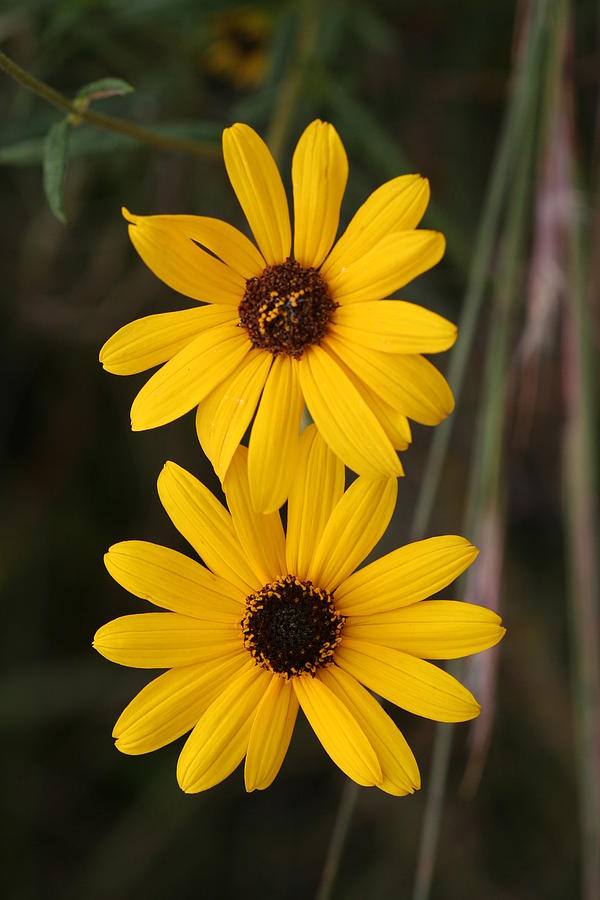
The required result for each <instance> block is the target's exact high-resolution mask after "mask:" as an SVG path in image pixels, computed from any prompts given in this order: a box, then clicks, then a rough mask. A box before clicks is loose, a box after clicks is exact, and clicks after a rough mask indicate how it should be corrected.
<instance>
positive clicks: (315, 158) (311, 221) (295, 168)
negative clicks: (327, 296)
mask: <svg viewBox="0 0 600 900" xmlns="http://www.w3.org/2000/svg"><path fill="white" fill-rule="evenodd" d="M347 180H348V158H347V156H346V151H345V150H344V146H343V144H342V142H341V140H340V138H339V135H338V133H337V131H336V130H335V128H334V127H333V125H330V124H329V123H328V122H321V121H320V120H319V119H315V121H314V122H311V124H310V125H309V126H308V128H306V130H305V131H304V133H303V134H302V137H301V138H300V140H299V141H298V146H297V147H296V150H295V152H294V158H293V160H292V184H293V187H294V257H295V259H297V260H298V262H299V263H300V264H301V265H303V266H310V267H312V268H315V269H318V268H319V266H320V265H321V263H322V262H323V260H324V259H325V257H326V256H327V254H328V253H329V251H330V250H331V245H332V244H333V242H334V240H335V236H336V234H337V229H338V224H339V220H340V206H341V204H342V197H343V196H344V190H345V188H346V181H347Z"/></svg>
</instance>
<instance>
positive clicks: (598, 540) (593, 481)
mask: <svg viewBox="0 0 600 900" xmlns="http://www.w3.org/2000/svg"><path fill="white" fill-rule="evenodd" d="M571 176H573V173H571ZM573 180H574V179H573ZM569 239H570V240H569V243H570V246H569V257H570V258H569V268H570V278H569V283H568V288H567V298H568V304H569V309H568V314H567V320H566V323H565V330H566V336H567V341H566V344H567V348H568V351H569V352H567V354H566V366H565V368H566V373H565V374H566V377H565V382H566V385H567V398H566V401H567V424H566V428H565V437H564V448H563V454H564V455H563V469H564V487H565V507H566V512H567V516H566V518H567V551H568V552H567V558H568V566H569V589H570V590H569V595H570V596H569V600H570V612H571V619H572V623H571V642H572V670H573V695H574V696H573V706H574V718H575V733H576V740H577V760H576V762H577V767H578V773H577V774H578V782H579V785H578V787H579V815H580V827H581V856H582V869H583V872H582V875H583V879H582V880H583V885H582V892H581V896H582V898H584V900H593V898H594V900H595V898H597V897H598V896H600V765H599V763H598V760H600V712H599V710H600V653H599V650H598V648H599V646H600V644H599V638H600V603H599V600H598V597H599V596H600V567H599V564H598V558H599V553H600V521H599V513H598V501H597V497H598V480H599V478H598V463H597V452H598V441H597V409H598V406H597V403H598V392H597V389H596V384H597V382H596V375H595V365H594V346H593V327H592V324H591V315H590V309H589V307H588V305H587V302H586V286H587V278H586V273H587V268H588V264H587V260H586V259H585V253H584V247H583V235H582V229H581V225H580V223H579V222H578V221H577V219H576V214H575V215H573V220H572V222H571V229H570V235H569Z"/></svg>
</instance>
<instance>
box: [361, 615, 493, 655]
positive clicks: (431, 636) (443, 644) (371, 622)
mask: <svg viewBox="0 0 600 900" xmlns="http://www.w3.org/2000/svg"><path fill="white" fill-rule="evenodd" d="M505 631H506V629H505V628H502V620H501V619H500V616H498V615H496V613H495V612H493V610H491V609H487V608H486V607H485V606H476V605H475V604H473V603H461V602H460V601H458V600H425V601H421V602H420V603H413V604H411V605H410V606H405V607H403V608H402V609H395V610H391V611H390V612H386V613H379V614H378V615H367V616H352V617H351V618H350V619H348V620H347V622H346V624H345V626H344V637H349V638H354V639H356V640H359V641H368V642H370V643H372V644H383V645H385V646H386V647H394V648H395V649H396V650H402V651H403V652H404V653H410V654H411V656H420V657H422V658H423V659H457V658H458V657H461V656H469V655H470V654H471V653H479V651H480V650H487V649H488V647H493V646H494V644H497V643H498V641H499V640H500V639H501V638H502V637H503V636H504V634H505Z"/></svg>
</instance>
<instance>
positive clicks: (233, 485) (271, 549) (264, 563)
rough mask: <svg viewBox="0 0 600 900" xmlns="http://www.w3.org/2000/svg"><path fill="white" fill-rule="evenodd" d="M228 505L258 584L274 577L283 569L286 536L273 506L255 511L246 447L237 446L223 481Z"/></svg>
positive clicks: (284, 571)
mask: <svg viewBox="0 0 600 900" xmlns="http://www.w3.org/2000/svg"><path fill="white" fill-rule="evenodd" d="M223 490H224V491H225V497H226V498H227V506H228V507H229V511H230V512H231V517H232V519H233V525H234V527H235V531H236V534H237V536H238V540H239V542H240V544H241V545H242V547H243V548H244V551H245V553H246V556H247V557H248V560H249V562H250V565H251V566H252V568H253V570H254V572H255V573H256V577H257V578H258V580H259V581H260V582H261V584H268V582H270V581H275V579H276V578H278V577H279V576H280V575H284V574H285V573H286V565H285V536H284V533H283V526H282V524H281V519H280V518H279V512H278V511H277V510H276V511H275V512H273V513H269V514H268V515H263V514H262V513H257V512H255V510H254V507H253V506H252V502H251V500H250V487H249V485H248V451H247V450H246V448H245V447H238V448H237V450H236V452H235V454H234V457H233V459H232V460H231V465H230V466H229V470H228V472H227V476H226V478H225V481H224V482H223Z"/></svg>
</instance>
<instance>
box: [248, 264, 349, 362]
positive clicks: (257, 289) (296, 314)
mask: <svg viewBox="0 0 600 900" xmlns="http://www.w3.org/2000/svg"><path fill="white" fill-rule="evenodd" d="M336 306H337V303H335V302H334V301H333V300H332V299H331V297H330V296H329V292H328V289H327V283H326V281H325V279H324V278H323V276H322V275H320V273H319V272H318V271H317V270H316V269H311V268H307V267H305V266H301V265H300V263H298V262H296V260H293V259H286V261H285V262H283V263H279V264H278V265H275V266H267V268H266V269H265V270H264V272H262V274H260V275H257V276H256V277H255V278H249V279H248V281H247V282H246V290H245V292H244V296H243V298H242V301H241V303H240V305H239V307H238V311H239V314H240V324H241V325H242V326H243V327H244V328H245V329H246V331H247V332H248V336H249V338H250V340H251V342H252V346H253V347H258V348H260V349H261V350H270V351H271V353H272V354H273V355H274V356H278V355H280V354H285V355H287V356H293V357H295V358H296V359H298V358H299V357H300V356H302V353H303V351H304V350H305V349H306V347H309V346H310V345H311V344H318V343H319V341H320V340H321V338H322V337H323V336H324V334H325V332H326V331H327V326H328V324H329V322H330V320H331V316H332V314H333V311H334V309H335V308H336Z"/></svg>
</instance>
